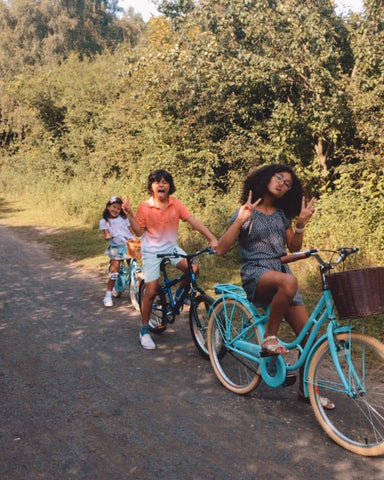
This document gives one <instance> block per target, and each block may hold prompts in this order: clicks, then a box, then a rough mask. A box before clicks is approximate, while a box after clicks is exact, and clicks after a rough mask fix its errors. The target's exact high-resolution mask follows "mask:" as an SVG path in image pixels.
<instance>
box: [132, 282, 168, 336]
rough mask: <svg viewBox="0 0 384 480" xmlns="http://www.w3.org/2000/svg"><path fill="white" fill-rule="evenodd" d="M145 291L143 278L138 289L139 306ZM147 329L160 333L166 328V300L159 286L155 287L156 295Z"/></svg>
mask: <svg viewBox="0 0 384 480" xmlns="http://www.w3.org/2000/svg"><path fill="white" fill-rule="evenodd" d="M144 292H145V282H144V280H142V281H141V283H140V289H139V299H140V300H139V301H140V306H141V303H142V300H143V298H144ZM148 324H149V330H150V331H151V332H152V333H156V334H160V333H163V332H164V331H165V330H166V328H167V315H166V301H165V296H164V292H163V291H162V289H161V287H159V288H158V289H157V293H156V297H155V299H154V301H153V304H152V311H151V315H150V317H149V323H148Z"/></svg>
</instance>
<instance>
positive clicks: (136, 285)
mask: <svg viewBox="0 0 384 480" xmlns="http://www.w3.org/2000/svg"><path fill="white" fill-rule="evenodd" d="M141 280H142V275H141V268H140V267H138V266H136V267H134V268H133V270H132V272H131V278H130V282H129V298H130V299H131V303H132V306H133V307H134V308H135V310H138V311H140V283H141Z"/></svg>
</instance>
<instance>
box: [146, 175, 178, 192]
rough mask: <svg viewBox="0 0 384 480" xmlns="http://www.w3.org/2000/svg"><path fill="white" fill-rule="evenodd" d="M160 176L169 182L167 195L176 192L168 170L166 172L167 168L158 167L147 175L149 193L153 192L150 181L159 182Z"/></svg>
mask: <svg viewBox="0 0 384 480" xmlns="http://www.w3.org/2000/svg"><path fill="white" fill-rule="evenodd" d="M162 178H164V180H165V181H166V182H168V183H169V195H172V193H175V192H176V187H175V184H174V182H173V177H172V175H171V174H170V173H169V172H167V170H163V169H159V170H155V171H154V172H152V173H150V174H149V176H148V185H147V190H148V192H149V193H150V194H151V195H152V194H153V190H152V183H153V182H160V180H161V179H162Z"/></svg>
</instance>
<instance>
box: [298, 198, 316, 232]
mask: <svg viewBox="0 0 384 480" xmlns="http://www.w3.org/2000/svg"><path fill="white" fill-rule="evenodd" d="M314 201H315V199H314V198H313V197H312V198H311V199H310V200H309V202H308V203H307V201H306V198H305V197H304V196H303V198H302V201H301V211H300V215H299V217H298V219H297V224H298V225H299V226H300V228H304V226H305V225H306V224H307V223H308V222H309V220H310V219H311V217H312V215H313V212H314V211H315V209H314V208H313V204H314Z"/></svg>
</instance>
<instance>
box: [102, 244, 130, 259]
mask: <svg viewBox="0 0 384 480" xmlns="http://www.w3.org/2000/svg"><path fill="white" fill-rule="evenodd" d="M104 253H105V255H108V257H109V258H110V259H111V260H125V259H126V258H129V257H128V255H127V245H117V246H115V245H113V246H112V245H109V246H108V247H107V249H106V250H105V252H104Z"/></svg>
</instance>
